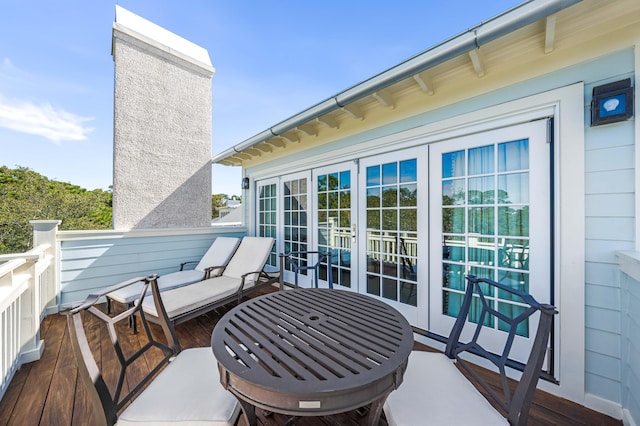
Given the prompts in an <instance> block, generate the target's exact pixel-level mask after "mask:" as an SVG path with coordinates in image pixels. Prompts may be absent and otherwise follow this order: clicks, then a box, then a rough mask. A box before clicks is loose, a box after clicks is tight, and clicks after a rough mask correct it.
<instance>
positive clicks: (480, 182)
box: [469, 176, 495, 204]
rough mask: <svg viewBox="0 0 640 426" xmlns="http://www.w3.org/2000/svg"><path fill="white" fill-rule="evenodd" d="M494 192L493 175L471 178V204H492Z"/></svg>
mask: <svg viewBox="0 0 640 426" xmlns="http://www.w3.org/2000/svg"><path fill="white" fill-rule="evenodd" d="M494 194H495V190H494V187H493V176H489V177H481V178H471V179H469V204H492V203H493V202H494V200H495V195H494Z"/></svg>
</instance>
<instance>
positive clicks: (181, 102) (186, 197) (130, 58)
mask: <svg viewBox="0 0 640 426" xmlns="http://www.w3.org/2000/svg"><path fill="white" fill-rule="evenodd" d="M117 12H121V10H120V9H117ZM124 16H125V17H127V16H128V15H124ZM134 23H135V24H139V23H140V22H139V19H138V20H134ZM118 24H119V23H118V22H116V23H115V24H114V37H113V57H114V61H115V94H114V102H115V105H114V158H113V225H114V228H115V229H122V230H125V229H145V228H180V227H208V226H209V225H210V223H211V164H210V162H211V78H212V76H213V68H212V67H211V66H210V65H208V64H203V63H201V62H198V61H197V60H195V59H193V58H191V57H189V56H187V55H182V54H180V51H179V50H175V49H172V48H171V47H168V46H166V45H165V44H163V42H162V40H161V41H158V40H156V39H153V38H150V37H152V36H153V34H154V31H157V32H159V33H160V34H161V35H165V36H166V35H167V34H166V33H167V32H166V30H162V29H160V30H162V31H160V30H158V28H152V29H153V30H154V31H151V32H150V33H152V35H151V36H145V35H142V34H140V33H138V32H137V31H143V30H144V29H145V28H146V26H148V25H146V26H145V24H150V23H148V22H147V21H143V22H142V24H143V25H142V27H143V28H141V29H139V28H138V27H137V26H136V27H134V28H133V29H131V28H128V27H126V26H123V25H118ZM150 25H152V24H150ZM163 31H164V32H163ZM174 37H177V36H174ZM171 40H173V39H171ZM179 41H180V40H179ZM181 41H182V42H184V43H187V42H186V40H181ZM205 56H206V55H205ZM207 60H208V57H207Z"/></svg>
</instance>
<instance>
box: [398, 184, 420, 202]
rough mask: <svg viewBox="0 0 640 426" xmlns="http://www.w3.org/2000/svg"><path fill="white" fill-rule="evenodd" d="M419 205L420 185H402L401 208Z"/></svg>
mask: <svg viewBox="0 0 640 426" xmlns="http://www.w3.org/2000/svg"><path fill="white" fill-rule="evenodd" d="M417 204H418V185H417V184H415V183H412V184H405V185H400V206H402V207H411V206H416V205H417Z"/></svg>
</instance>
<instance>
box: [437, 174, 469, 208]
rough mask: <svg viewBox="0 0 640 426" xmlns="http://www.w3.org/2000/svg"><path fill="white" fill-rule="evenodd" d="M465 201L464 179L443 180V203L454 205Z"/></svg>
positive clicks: (444, 204)
mask: <svg viewBox="0 0 640 426" xmlns="http://www.w3.org/2000/svg"><path fill="white" fill-rule="evenodd" d="M464 203H465V187H464V179H453V180H445V181H443V182H442V205H443V206H453V205H461V204H464Z"/></svg>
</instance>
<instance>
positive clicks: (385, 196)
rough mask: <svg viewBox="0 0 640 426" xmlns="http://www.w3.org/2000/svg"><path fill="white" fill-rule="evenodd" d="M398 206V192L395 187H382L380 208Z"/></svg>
mask: <svg viewBox="0 0 640 426" xmlns="http://www.w3.org/2000/svg"><path fill="white" fill-rule="evenodd" d="M397 205H398V192H397V189H396V186H391V187H388V186H387V187H382V207H396V206H397Z"/></svg>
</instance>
